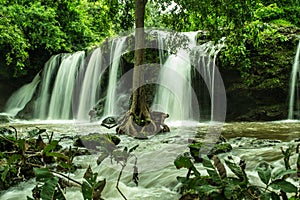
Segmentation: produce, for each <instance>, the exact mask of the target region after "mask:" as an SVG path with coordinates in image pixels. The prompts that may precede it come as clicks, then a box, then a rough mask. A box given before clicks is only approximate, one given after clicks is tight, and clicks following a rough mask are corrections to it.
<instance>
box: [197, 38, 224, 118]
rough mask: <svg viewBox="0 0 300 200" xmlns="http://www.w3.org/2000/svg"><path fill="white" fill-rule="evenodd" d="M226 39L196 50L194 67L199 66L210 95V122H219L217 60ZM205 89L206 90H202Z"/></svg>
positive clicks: (203, 45) (200, 46) (204, 45)
mask: <svg viewBox="0 0 300 200" xmlns="http://www.w3.org/2000/svg"><path fill="white" fill-rule="evenodd" d="M224 39H225V38H222V39H221V40H220V42H219V43H218V44H216V45H214V44H213V43H212V42H207V43H204V44H202V45H199V46H197V47H196V48H194V52H193V56H192V57H193V65H194V66H197V69H199V73H200V74H201V76H202V79H203V81H204V83H205V86H206V88H207V89H208V91H209V94H210V120H211V121H217V119H216V117H215V110H216V108H215V105H216V103H215V98H216V95H217V91H218V90H215V85H218V83H217V79H216V74H215V73H216V72H215V70H216V59H217V55H218V53H219V51H220V50H221V49H222V48H223V47H224ZM202 89H204V88H202Z"/></svg>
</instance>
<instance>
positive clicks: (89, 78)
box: [76, 48, 104, 120]
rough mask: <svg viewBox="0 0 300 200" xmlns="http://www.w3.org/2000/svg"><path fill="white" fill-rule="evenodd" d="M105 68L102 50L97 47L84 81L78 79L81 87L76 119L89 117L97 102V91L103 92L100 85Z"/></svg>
mask: <svg viewBox="0 0 300 200" xmlns="http://www.w3.org/2000/svg"><path fill="white" fill-rule="evenodd" d="M103 70H104V69H103V65H102V51H101V48H97V49H95V50H94V51H93V53H92V55H91V58H90V60H89V62H88V65H87V68H86V71H85V73H84V79H83V81H82V80H80V79H77V80H78V81H79V82H80V83H79V85H78V87H80V94H79V99H78V101H79V104H78V113H77V117H76V119H78V120H87V119H89V116H88V113H89V111H90V110H91V109H93V107H94V106H95V104H96V101H97V93H99V92H101V91H99V87H98V86H99V81H100V80H101V76H102V73H103ZM81 81H82V83H81Z"/></svg>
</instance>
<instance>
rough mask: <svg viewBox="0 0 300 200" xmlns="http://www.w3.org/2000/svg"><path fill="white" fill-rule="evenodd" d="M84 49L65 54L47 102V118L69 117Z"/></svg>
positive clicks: (82, 62)
mask: <svg viewBox="0 0 300 200" xmlns="http://www.w3.org/2000/svg"><path fill="white" fill-rule="evenodd" d="M84 56H85V52H84V51H79V52H76V53H74V54H70V55H67V56H66V58H64V59H63V60H62V62H61V64H60V67H59V69H58V72H57V75H56V78H55V82H54V87H53V91H52V95H51V99H50V103H49V114H48V119H70V118H71V116H72V99H73V90H74V84H75V80H76V74H77V70H78V69H79V68H80V66H81V65H83V64H84Z"/></svg>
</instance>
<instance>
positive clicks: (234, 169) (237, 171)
mask: <svg viewBox="0 0 300 200" xmlns="http://www.w3.org/2000/svg"><path fill="white" fill-rule="evenodd" d="M225 163H226V165H227V166H228V167H229V169H230V170H231V171H232V172H233V173H234V174H235V175H236V176H237V177H238V178H239V179H240V180H243V179H244V175H243V172H242V169H241V168H240V166H238V165H237V164H235V163H232V162H230V161H228V160H225Z"/></svg>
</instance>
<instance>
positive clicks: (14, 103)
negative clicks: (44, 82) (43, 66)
mask: <svg viewBox="0 0 300 200" xmlns="http://www.w3.org/2000/svg"><path fill="white" fill-rule="evenodd" d="M39 82H40V74H39V73H38V74H37V75H36V76H35V77H34V79H33V80H32V82H31V83H28V84H26V85H24V86H22V87H21V88H20V89H18V90H17V91H16V92H14V93H13V94H12V96H11V97H10V98H9V99H8V101H7V103H6V106H5V113H7V114H9V115H11V116H13V117H15V116H16V115H17V114H18V113H19V112H20V111H21V110H23V109H24V107H25V106H26V104H27V103H28V102H29V101H30V100H31V98H32V96H33V94H34V92H35V90H36V88H37V86H38V84H39Z"/></svg>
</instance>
